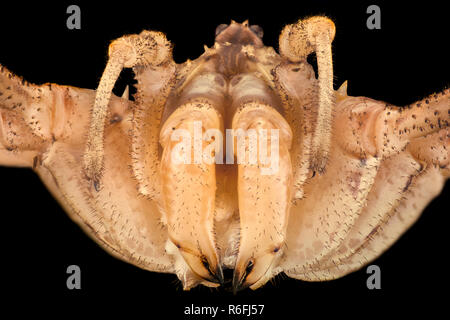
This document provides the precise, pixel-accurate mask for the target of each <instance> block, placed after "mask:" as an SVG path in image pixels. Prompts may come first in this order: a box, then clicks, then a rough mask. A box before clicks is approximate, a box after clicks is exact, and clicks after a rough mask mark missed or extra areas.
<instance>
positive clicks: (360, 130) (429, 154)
mask: <svg viewBox="0 0 450 320" xmlns="http://www.w3.org/2000/svg"><path fill="white" fill-rule="evenodd" d="M334 35H335V27H334V24H333V22H332V21H331V20H329V19H328V18H325V17H311V18H308V19H305V20H300V21H298V22H297V23H295V24H292V25H288V26H286V27H285V28H284V30H283V31H282V33H281V36H280V41H279V53H277V52H275V50H274V49H273V48H271V47H266V46H264V45H263V43H262V29H261V28H260V27H258V26H251V25H249V24H248V23H247V22H244V23H242V24H240V23H235V22H232V23H231V24H230V25H220V26H219V27H218V28H217V30H216V41H215V44H214V46H213V47H211V48H205V52H204V53H203V54H202V55H201V56H200V57H199V58H198V59H196V60H194V61H186V62H185V63H182V64H176V63H175V62H174V61H173V59H172V46H171V44H170V43H169V42H168V40H167V39H166V37H165V36H164V35H163V34H162V33H159V32H154V31H143V32H142V33H140V34H139V35H127V36H124V37H121V38H119V39H117V40H115V41H113V42H112V43H111V45H110V47H109V60H108V63H107V65H106V68H105V71H104V73H103V76H102V78H101V81H100V84H99V86H98V89H97V90H96V91H93V90H88V89H80V88H74V87H68V86H59V85H56V84H44V85H41V86H37V85H32V84H29V83H27V82H25V81H23V80H22V79H20V78H19V77H17V76H15V75H13V74H11V73H10V72H9V71H8V70H6V69H5V68H4V67H2V68H1V74H0V164H1V165H6V166H24V167H31V168H33V170H34V171H35V172H36V173H37V174H38V175H39V176H40V177H41V179H42V181H43V182H44V184H45V185H46V186H47V187H48V189H49V190H50V191H51V193H52V194H53V195H54V196H55V197H56V198H57V199H58V200H59V202H60V203H61V205H62V206H63V207H64V209H65V210H66V211H67V212H68V214H69V215H70V217H71V218H72V219H73V220H74V221H75V222H77V223H78V224H79V225H80V226H81V227H82V228H83V229H84V230H85V231H86V232H87V233H88V234H89V235H90V236H91V237H92V238H93V239H94V240H95V241H97V242H98V243H99V244H100V245H101V246H102V247H103V248H104V249H105V250H107V251H108V252H109V253H111V254H112V255H114V256H116V257H118V258H120V259H122V260H124V261H127V262H129V263H132V264H134V265H136V266H138V267H141V268H144V269H147V270H151V271H158V272H169V273H175V274H176V275H177V276H178V278H179V279H180V280H181V281H182V283H183V286H184V288H185V289H189V288H191V287H193V286H196V285H198V284H203V285H206V286H218V285H219V284H222V283H223V281H224V279H223V273H222V269H223V268H231V269H234V276H233V288H234V290H240V289H243V288H246V287H250V288H252V289H256V288H259V287H260V286H262V285H263V284H265V283H266V282H267V281H268V280H269V279H270V278H272V277H273V276H275V275H276V274H278V273H280V272H285V273H286V274H287V275H288V276H289V277H293V278H297V279H302V280H307V281H322V280H330V279H335V278H338V277H342V276H344V275H346V274H348V273H350V272H352V271H355V270H357V269H359V268H361V267H362V266H363V265H365V264H367V263H368V262H370V261H372V260H373V259H375V258H376V257H377V256H379V255H380V254H381V253H382V252H383V251H385V250H386V249H387V248H388V247H390V246H391V245H392V244H393V243H394V242H395V241H396V240H397V239H398V238H399V236H400V235H401V234H402V233H403V232H404V231H405V230H407V229H408V228H409V226H411V224H412V223H414V221H415V220H416V219H417V218H418V216H419V215H420V213H421V212H422V210H423V209H424V208H425V206H426V205H427V204H428V203H429V202H430V201H431V199H433V198H434V197H435V196H436V195H438V194H439V193H440V191H441V189H442V187H443V185H444V182H445V180H446V179H447V178H448V177H449V173H450V171H449V157H448V146H449V137H450V135H449V127H448V120H449V112H450V111H449V97H450V94H449V90H448V89H446V90H444V91H443V92H442V93H439V94H433V95H431V96H430V97H428V98H426V99H424V100H422V101H420V102H417V103H414V104H412V105H409V106H407V107H403V108H399V107H395V106H392V105H390V104H387V103H384V102H380V101H375V100H372V99H369V98H365V97H351V96H348V95H347V93H346V83H344V85H343V86H342V87H341V88H340V89H339V90H337V91H335V90H334V89H333V67H332V54H331V43H332V41H333V38H334ZM313 52H315V53H316V56H317V65H318V77H317V78H316V77H315V74H314V71H313V69H312V67H311V66H310V65H309V64H308V63H307V61H306V58H307V56H308V55H309V54H311V53H313ZM123 68H133V71H134V74H135V77H136V80H137V84H136V88H137V94H136V95H135V101H129V100H128V99H126V96H127V95H128V92H126V93H125V95H124V97H122V98H120V97H116V96H114V95H113V94H112V89H113V87H114V84H115V82H116V80H117V78H118V76H119V74H120V72H121V70H122V69H123ZM198 121H201V124H202V128H201V130H202V132H206V131H207V130H209V129H215V130H218V131H219V132H222V133H223V132H224V130H226V129H236V130H237V129H242V130H244V131H245V130H249V129H255V130H256V132H258V134H259V133H260V132H262V131H261V130H259V129H266V130H273V129H276V130H278V131H279V141H278V142H277V143H279V144H278V150H277V152H278V159H279V170H277V172H276V173H274V174H270V175H262V174H261V173H260V170H259V169H260V167H264V166H266V165H270V164H267V163H262V162H256V163H250V162H248V161H243V162H242V163H240V164H236V163H235V164H226V163H224V164H215V163H204V162H200V163H187V164H186V163H175V162H173V161H170V155H171V152H173V150H174V148H175V147H176V142H174V141H173V139H171V134H172V132H173V131H174V130H178V129H183V130H185V131H187V132H190V133H193V130H194V123H195V122H198ZM197 143H200V147H201V148H202V150H206V148H208V147H209V145H210V144H211V143H213V142H212V139H209V140H208V139H203V140H200V142H198V141H197ZM268 143H269V144H271V143H274V141H272V140H271V139H270V138H269V139H268ZM248 144H249V141H248V139H247V140H246V147H247V149H248V148H249V145H248ZM197 146H198V145H197ZM211 150H213V149H211ZM187 151H188V152H191V150H187Z"/></svg>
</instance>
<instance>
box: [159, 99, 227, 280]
mask: <svg viewBox="0 0 450 320" xmlns="http://www.w3.org/2000/svg"><path fill="white" fill-rule="evenodd" d="M222 127H223V125H222V118H221V116H220V114H219V113H218V112H217V111H216V110H215V109H214V108H212V106H211V105H209V104H208V103H202V102H198V103H197V102H196V103H187V104H185V105H183V106H181V107H180V108H178V109H177V110H176V111H175V112H174V113H173V114H172V115H171V116H170V117H169V119H168V120H167V121H166V122H165V124H164V126H163V128H162V130H161V145H162V146H163V148H164V151H163V156H162V161H161V171H160V172H161V184H162V199H163V202H164V209H165V214H166V219H167V226H168V232H169V238H170V240H171V241H172V242H173V244H175V246H176V247H177V248H178V250H179V252H180V253H181V255H182V257H183V258H184V261H185V262H186V263H187V264H188V265H189V267H190V269H191V270H192V271H193V272H194V273H195V274H196V275H197V276H198V277H200V278H202V279H204V280H206V281H208V282H215V283H217V282H219V283H221V282H222V281H223V275H222V269H221V265H220V261H219V257H218V254H217V250H216V245H215V236H214V207H215V193H216V175H215V157H214V154H215V152H217V151H220V150H219V149H221V148H222V145H221V139H220V137H221V136H222V131H223V129H222ZM208 135H209V136H208ZM203 137H205V139H203Z"/></svg>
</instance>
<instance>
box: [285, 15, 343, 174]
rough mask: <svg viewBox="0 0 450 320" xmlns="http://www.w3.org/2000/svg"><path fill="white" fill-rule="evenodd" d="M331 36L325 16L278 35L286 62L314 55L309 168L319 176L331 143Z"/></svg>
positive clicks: (330, 23)
mask: <svg viewBox="0 0 450 320" xmlns="http://www.w3.org/2000/svg"><path fill="white" fill-rule="evenodd" d="M335 33H336V28H335V26H334V23H333V21H331V20H330V19H328V18H325V17H312V18H309V19H306V20H304V21H299V22H297V23H296V24H293V25H288V26H286V28H285V29H284V30H283V32H282V33H281V35H280V53H281V55H283V56H285V57H286V58H288V59H289V60H290V61H293V62H297V61H301V60H306V57H307V56H308V55H309V54H311V53H312V52H315V53H316V55H317V66H318V71H319V105H318V116H317V123H316V128H315V131H314V135H313V140H312V151H311V152H312V154H311V165H310V166H311V168H312V169H313V170H315V171H319V172H320V173H321V172H322V171H323V170H325V165H326V162H327V158H328V152H329V149H330V143H331V121H332V110H333V104H334V90H333V61H332V54H331V42H332V41H333V39H334V35H335Z"/></svg>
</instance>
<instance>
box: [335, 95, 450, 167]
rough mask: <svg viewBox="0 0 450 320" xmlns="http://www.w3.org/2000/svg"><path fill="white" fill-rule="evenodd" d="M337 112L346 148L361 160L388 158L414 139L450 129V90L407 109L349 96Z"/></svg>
mask: <svg viewBox="0 0 450 320" xmlns="http://www.w3.org/2000/svg"><path fill="white" fill-rule="evenodd" d="M336 112H337V115H336V119H335V128H334V132H335V136H336V140H337V142H338V143H339V144H341V145H342V146H343V148H344V149H346V150H347V151H348V152H350V153H352V154H354V155H355V156H357V157H359V158H361V159H365V158H367V157H370V156H377V157H379V158H388V157H390V156H392V155H395V154H398V153H400V152H402V151H403V150H404V149H405V147H406V146H407V145H408V144H409V143H410V142H412V141H413V140H414V139H417V138H420V137H425V136H427V135H430V134H433V133H434V132H437V131H439V130H442V129H445V128H448V126H449V120H450V113H449V112H450V90H448V89H447V90H445V91H444V92H442V93H439V94H434V95H431V96H429V97H428V98H426V99H424V100H422V101H420V102H417V103H414V104H412V105H410V106H408V107H403V108H401V107H400V108H399V107H395V106H390V105H386V104H385V103H383V102H380V101H376V100H372V99H369V98H364V97H347V98H346V99H345V100H343V101H341V102H340V103H339V104H338V105H337V106H336ZM417 141H420V140H417ZM441 145H442V144H441ZM442 152H445V151H444V150H443V151H442ZM447 152H448V150H447Z"/></svg>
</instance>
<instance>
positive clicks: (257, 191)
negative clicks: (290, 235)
mask: <svg viewBox="0 0 450 320" xmlns="http://www.w3.org/2000/svg"><path fill="white" fill-rule="evenodd" d="M232 128H233V130H234V132H235V134H236V135H237V147H236V148H235V152H236V155H237V161H238V199H239V214H240V226H241V233H240V246H239V254H238V257H237V262H236V266H235V270H234V276H233V287H234V290H235V291H237V290H240V289H243V288H245V287H248V286H251V288H252V289H256V288H258V287H259V286H261V285H263V284H264V283H266V282H267V280H269V279H270V278H271V277H272V276H273V268H274V267H276V261H277V260H278V258H279V257H280V256H281V254H282V252H283V246H284V241H285V234H286V226H287V221H288V216H289V210H290V204H291V197H292V165H291V159H290V154H289V149H290V147H291V140H292V133H291V131H290V128H289V126H288V124H287V123H286V122H285V120H284V119H283V117H282V116H281V115H280V114H279V113H278V112H276V111H275V110H274V109H273V108H272V107H270V106H267V105H264V104H261V103H258V102H250V103H247V104H245V105H244V106H243V107H242V108H241V109H240V110H239V111H238V112H237V113H236V114H235V115H234V117H233V124H232ZM239 131H241V132H239ZM227 138H228V137H227ZM243 138H244V139H245V140H244V142H245V143H242V141H243V140H242V139H243ZM264 149H266V150H264ZM269 154H270V156H269ZM267 158H270V160H269V159H267Z"/></svg>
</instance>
